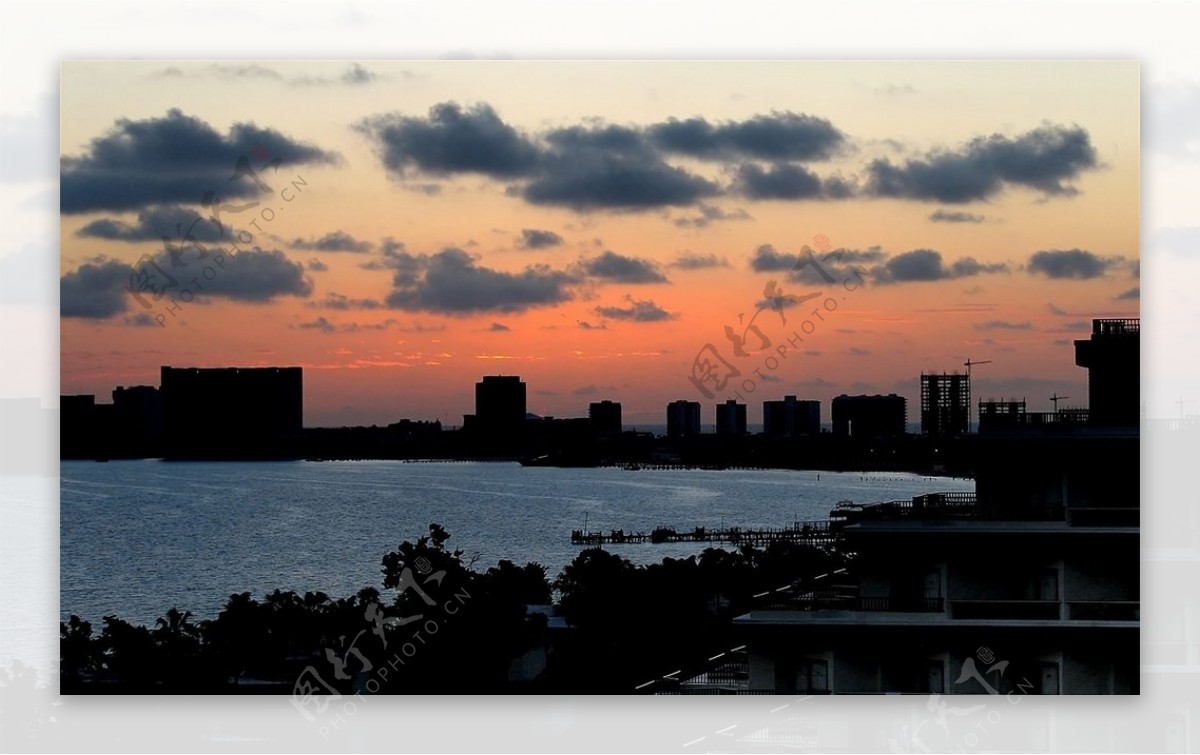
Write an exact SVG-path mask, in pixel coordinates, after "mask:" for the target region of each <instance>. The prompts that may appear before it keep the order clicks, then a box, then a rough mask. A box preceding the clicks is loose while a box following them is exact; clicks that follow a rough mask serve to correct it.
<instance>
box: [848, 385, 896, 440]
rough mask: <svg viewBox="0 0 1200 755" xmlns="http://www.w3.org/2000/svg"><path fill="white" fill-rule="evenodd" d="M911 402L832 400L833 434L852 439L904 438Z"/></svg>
mask: <svg viewBox="0 0 1200 755" xmlns="http://www.w3.org/2000/svg"><path fill="white" fill-rule="evenodd" d="M907 423H908V401H907V399H905V398H904V397H903V396H897V395H896V394H894V393H889V394H888V395H886V396H879V395H877V396H847V395H846V394H844V393H843V394H842V395H840V396H838V397H836V398H835V399H834V400H833V434H834V435H839V436H842V437H851V438H894V437H897V436H900V435H904V434H905V431H906V427H907Z"/></svg>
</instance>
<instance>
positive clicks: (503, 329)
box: [488, 322, 512, 333]
mask: <svg viewBox="0 0 1200 755" xmlns="http://www.w3.org/2000/svg"><path fill="white" fill-rule="evenodd" d="M511 330H512V328H510V327H508V326H507V325H504V324H502V323H498V322H494V323H492V324H491V325H489V326H488V332H489V333H508V332H509V331H511Z"/></svg>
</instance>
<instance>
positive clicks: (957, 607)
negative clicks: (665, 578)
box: [735, 320, 1140, 694]
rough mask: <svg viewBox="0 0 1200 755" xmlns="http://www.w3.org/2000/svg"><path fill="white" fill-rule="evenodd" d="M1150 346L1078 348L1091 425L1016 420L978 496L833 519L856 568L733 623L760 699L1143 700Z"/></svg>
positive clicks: (1109, 336)
mask: <svg viewBox="0 0 1200 755" xmlns="http://www.w3.org/2000/svg"><path fill="white" fill-rule="evenodd" d="M1138 338H1139V323H1138V321H1137V320H1096V321H1095V322H1094V323H1093V332H1092V336H1091V338H1089V339H1087V340H1082V341H1076V343H1075V348H1076V362H1077V364H1079V365H1080V366H1085V367H1087V368H1088V369H1089V384H1090V385H1092V386H1097V389H1095V390H1092V391H1091V396H1090V399H1091V406H1090V407H1089V411H1088V413H1087V414H1086V415H1083V414H1082V413H1081V412H1080V411H1078V410H1073V411H1071V412H1070V413H1068V414H1065V415H1064V416H1063V417H1061V418H1060V417H1058V416H1057V412H1052V413H1036V414H1030V413H1027V412H1025V411H1024V405H1023V403H1022V405H1021V406H1019V407H1012V408H1011V412H1012V415H1013V416H1006V417H1005V421H1003V422H998V423H991V427H990V428H989V431H987V432H983V433H981V434H980V435H979V436H978V437H977V438H975V440H974V448H973V450H972V453H973V456H974V459H975V468H976V493H975V494H941V495H939V494H931V495H926V496H920V497H917V498H914V499H912V500H909V501H894V502H890V503H882V504H876V505H873V506H860V507H855V506H848V507H843V508H841V509H839V510H837V511H835V512H834V513H835V514H838V515H840V516H839V519H840V520H841V522H842V524H841V525H840V526H841V530H842V532H843V537H844V545H845V547H846V549H847V550H848V551H850V552H851V553H853V554H855V557H854V559H853V561H852V566H851V567H850V568H849V569H848V570H847V571H846V572H845V573H844V574H833V575H825V576H824V577H823V578H821V579H819V580H817V581H815V582H813V583H811V584H806V585H797V586H793V588H792V589H791V590H786V591H783V592H777V593H773V594H772V595H770V596H767V597H768V600H767V601H764V602H763V603H762V604H761V607H759V608H756V609H755V610H753V611H751V612H750V613H748V614H745V615H743V616H740V617H738V618H737V619H736V620H735V626H736V628H737V629H738V631H740V632H741V634H742V637H743V639H744V640H745V642H746V644H747V646H748V654H749V663H748V665H749V675H748V677H749V678H748V682H747V685H746V687H747V688H748V689H749V690H751V691H775V692H781V693H785V692H786V693H791V692H804V693H833V694H837V693H849V694H853V693H886V692H899V693H957V694H973V693H993V692H1000V693H1006V692H1015V693H1017V694H1039V693H1040V694H1131V693H1136V692H1137V691H1138V656H1139V646H1138V636H1139V617H1140V603H1139V599H1140V597H1139V580H1138V568H1139V512H1140V506H1139V432H1138V425H1137V418H1138V398H1139V397H1138V382H1137V380H1136V364H1137V361H1136V354H1137V353H1138ZM1130 354H1132V355H1135V358H1134V359H1133V361H1132V362H1130V361H1129V358H1128V357H1129V355H1130ZM1130 364H1132V365H1134V367H1133V370H1134V372H1133V377H1132V379H1131V376H1130V369H1131V368H1130ZM1114 371H1115V372H1116V373H1117V374H1115V375H1114V374H1112V373H1113V372H1114ZM1113 386H1120V389H1115V388H1114V387H1113ZM1008 412H1009V408H1008V407H1005V413H1006V414H1007V413H1008ZM1060 420H1061V421H1060Z"/></svg>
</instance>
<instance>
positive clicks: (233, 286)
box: [59, 247, 312, 319]
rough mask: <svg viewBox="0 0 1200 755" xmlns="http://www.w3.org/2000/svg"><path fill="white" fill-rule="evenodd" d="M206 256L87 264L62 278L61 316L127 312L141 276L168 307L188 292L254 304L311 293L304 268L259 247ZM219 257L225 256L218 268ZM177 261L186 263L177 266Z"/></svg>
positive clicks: (104, 315)
mask: <svg viewBox="0 0 1200 755" xmlns="http://www.w3.org/2000/svg"><path fill="white" fill-rule="evenodd" d="M205 251H206V253H207V255H208V256H207V257H206V258H203V259H200V258H198V255H199V252H198V251H193V252H191V253H189V254H187V255H182V256H180V257H179V258H178V259H172V256H171V254H170V253H169V252H168V251H166V250H163V251H160V252H159V253H158V254H157V255H155V256H153V257H151V261H152V262H153V264H154V265H157V267H158V270H155V269H154V268H153V267H151V266H150V264H149V263H139V264H138V265H137V266H134V265H130V264H129V263H126V262H120V261H117V260H108V259H102V260H97V261H93V262H88V263H85V264H83V265H81V266H80V267H79V268H78V269H76V270H74V271H72V272H69V273H66V274H65V275H63V276H62V277H61V278H60V282H59V287H60V302H61V304H60V312H61V314H62V316H63V317H85V318H94V319H103V318H107V317H112V316H113V315H116V314H119V313H121V312H124V311H125V309H126V307H128V306H129V301H130V300H133V296H132V294H131V293H130V286H132V285H136V282H137V281H138V280H139V278H140V274H141V273H143V272H144V273H146V274H147V275H150V276H152V280H153V282H154V284H155V286H160V287H164V288H165V291H166V295H165V297H164V298H163V301H164V302H166V301H167V300H168V299H169V300H170V301H175V300H177V299H178V298H179V296H180V293H181V292H182V291H183V290H184V289H187V290H188V291H190V292H191V295H192V296H193V297H194V300H204V299H211V298H223V299H231V300H235V301H244V302H255V303H263V302H268V301H271V300H272V299H274V298H276V297H279V296H297V297H307V296H310V295H311V294H312V281H310V280H309V279H308V278H307V277H306V276H305V275H304V267H303V266H302V265H300V263H298V262H292V261H291V260H289V259H288V258H287V257H286V256H285V255H284V254H283V252H280V251H278V250H264V249H259V248H258V247H254V248H252V249H246V250H244V251H242V252H240V253H239V254H237V255H236V256H232V255H229V254H226V253H225V252H223V251H208V250H205ZM217 255H222V258H221V261H220V263H219V264H218V263H217ZM178 262H182V263H184V264H182V265H177V264H174V263H178ZM206 267H211V268H212V269H213V270H214V271H215V274H214V275H213V276H212V277H205V276H202V275H201V274H202V272H203V271H204V269H205V268H206ZM159 271H162V273H165V275H167V276H170V277H171V278H172V279H173V280H174V283H172V282H171V281H168V280H166V279H165V278H163V277H162V274H160V272H159ZM195 279H198V280H195ZM148 300H149V299H148ZM164 306H166V304H164Z"/></svg>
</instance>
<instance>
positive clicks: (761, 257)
mask: <svg viewBox="0 0 1200 755" xmlns="http://www.w3.org/2000/svg"><path fill="white" fill-rule="evenodd" d="M796 259H797V258H796V255H794V254H784V253H782V252H779V251H777V250H776V249H775V247H773V246H771V245H770V244H763V245H761V246H759V247H758V248H757V249H755V250H754V256H753V257H751V258H750V269H751V270H753V271H754V272H756V273H774V272H779V271H781V270H791V269H792V268H793V267H795V265H796Z"/></svg>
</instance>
